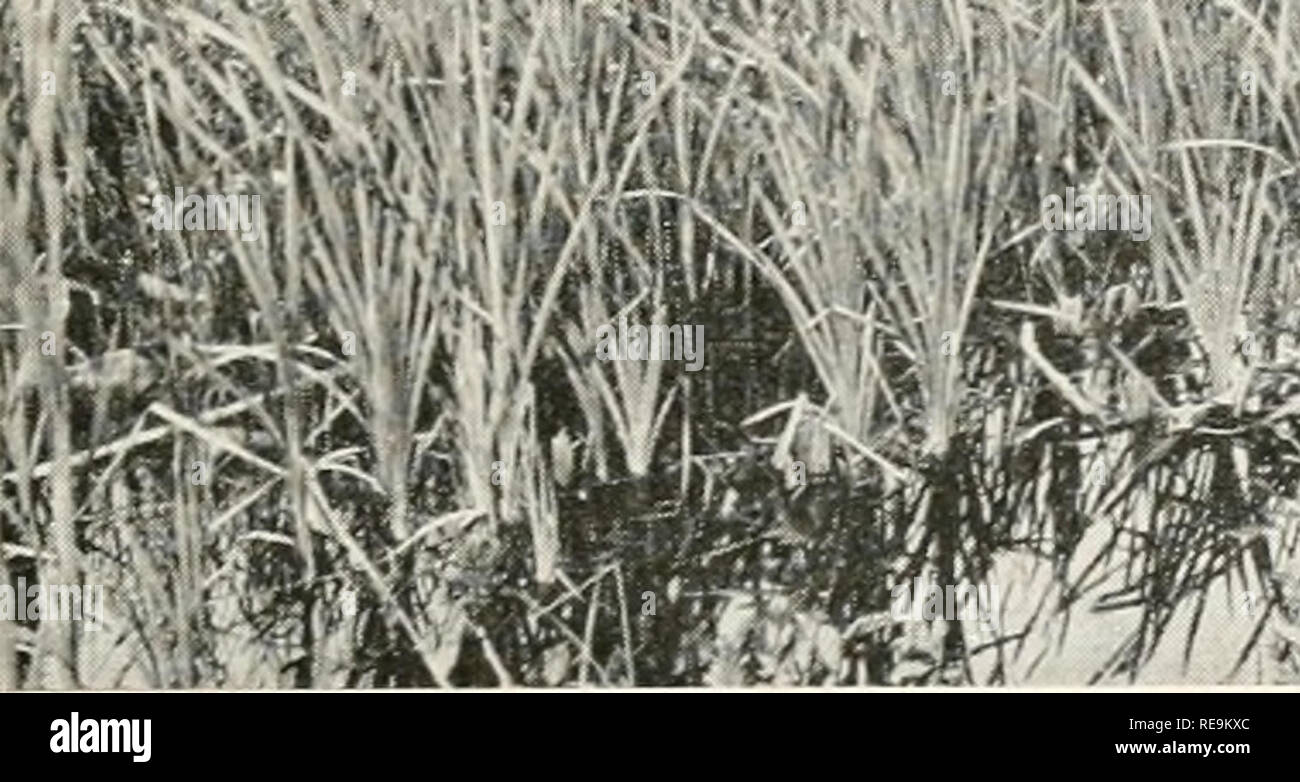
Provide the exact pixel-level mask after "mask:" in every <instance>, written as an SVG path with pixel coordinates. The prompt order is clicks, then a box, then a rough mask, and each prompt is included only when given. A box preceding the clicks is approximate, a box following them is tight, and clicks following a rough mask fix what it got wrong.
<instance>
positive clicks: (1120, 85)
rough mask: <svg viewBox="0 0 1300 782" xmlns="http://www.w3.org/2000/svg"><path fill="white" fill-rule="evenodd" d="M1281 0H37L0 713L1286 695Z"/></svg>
mask: <svg viewBox="0 0 1300 782" xmlns="http://www.w3.org/2000/svg"><path fill="white" fill-rule="evenodd" d="M1292 6H1293V4H1291V3H1288V2H1275V1H1272V0H1222V1H1221V2H1209V1H1208V0H1110V1H1109V2H1108V1H1107V0H1098V2H1081V1H1079V0H985V1H984V2H978V3H977V2H971V1H970V0H799V1H797V2H795V1H792V0H779V1H777V0H636V2H632V1H631V0H626V1H624V0H603V1H597V0H591V1H584V0H482V1H478V0H373V1H371V0H348V1H344V0H228V1H223V2H212V1H211V0H94V1H92V2H85V0H13V1H12V2H7V3H0V27H3V34H0V171H2V172H3V176H0V405H2V406H0V441H2V442H3V447H2V448H0V689H106V688H126V689H130V688H204V689H211V688H340V687H348V688H381V687H480V688H495V687H640V686H684V687H723V686H725V687H734V686H742V687H744V686H754V687H758V686H769V685H778V686H786V687H789V686H814V687H838V686H864V685H870V686H879V687H904V686H910V687H932V686H944V687H963V686H971V685H996V686H1007V687H1041V686H1051V685H1078V686H1086V685H1093V684H1096V685H1111V686H1114V685H1148V684H1193V685H1210V684H1221V683H1231V684H1238V685H1242V684H1264V685H1273V684H1297V683H1300V552H1297V551H1296V542H1297V536H1298V535H1300V496H1298V493H1300V340H1298V338H1300V298H1298V296H1300V277H1298V276H1297V270H1298V269H1297V265H1296V261H1297V258H1298V257H1300V256H1298V255H1297V250H1298V249H1300V247H1298V244H1300V230H1298V229H1300V221H1297V208H1296V205H1297V204H1300V187H1297V170H1296V164H1297V161H1298V160H1300V127H1298V126H1300V93H1298V92H1297V85H1300V20H1298V19H1297V16H1298V14H1297V12H1296V10H1295V8H1293V7H1292ZM100 589H102V592H101V591H96V590H100ZM81 594H85V595H87V596H90V595H99V594H102V596H103V597H102V600H99V601H97V602H98V605H96V601H91V600H90V599H89V597H87V600H86V601H85V603H84V605H82V604H76V605H72V606H71V607H70V608H71V610H68V608H69V607H68V606H61V605H60V603H61V599H64V598H68V596H70V595H73V596H75V595H81ZM56 596H61V597H56Z"/></svg>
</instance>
